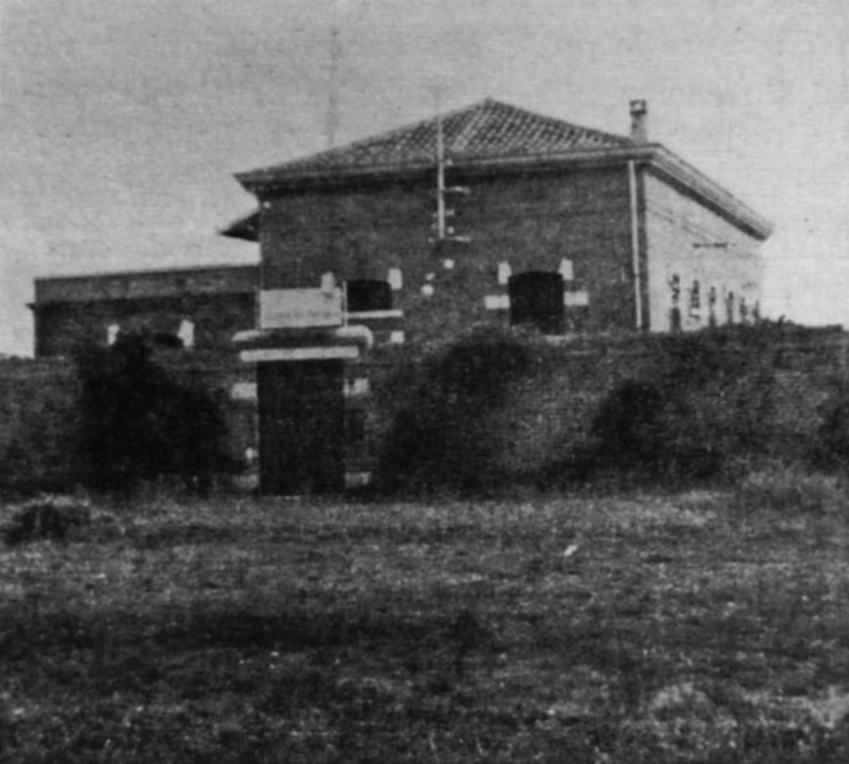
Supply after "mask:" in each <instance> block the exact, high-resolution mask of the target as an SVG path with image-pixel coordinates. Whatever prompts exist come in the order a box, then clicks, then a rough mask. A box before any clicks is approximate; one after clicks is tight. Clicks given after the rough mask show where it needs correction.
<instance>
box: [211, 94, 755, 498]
mask: <svg viewBox="0 0 849 764" xmlns="http://www.w3.org/2000/svg"><path fill="white" fill-rule="evenodd" d="M630 117H631V132H630V135H628V136H618V135H612V134H609V133H604V132H600V131H598V130H592V129H589V128H584V127H579V126H576V125H573V124H570V123H568V122H564V121H562V120H559V119H552V118H549V117H544V116H540V115H538V114H534V113H532V112H529V111H525V110H523V109H519V108H516V107H514V106H510V105H508V104H504V103H500V102H498V101H494V100H490V99H487V100H484V101H481V102H480V103H476V104H473V105H471V106H469V107H467V108H463V109H458V110H456V111H452V112H448V113H445V114H438V115H436V116H434V117H433V118H431V119H428V120H424V121H422V122H418V123H416V124H414V125H410V126H408V127H402V128H399V129H397V130H393V131H390V132H387V133H384V134H381V135H378V136H376V137H373V138H367V139H365V140H361V141H357V142H355V143H352V144H350V145H347V146H342V147H339V148H336V149H331V150H328V151H324V152H321V153H318V154H315V155H313V156H308V157H306V158H303V159H299V160H295V161H291V162H287V163H285V164H280V165H274V166H271V167H265V168H261V169H257V170H252V171H249V172H244V173H240V174H238V175H237V176H236V177H237V179H238V181H239V182H240V183H241V184H242V186H243V187H244V188H245V189H246V190H247V191H249V192H250V193H252V194H254V195H255V196H256V198H257V201H258V205H259V206H258V209H257V211H255V212H253V213H251V214H249V215H247V216H245V217H242V218H240V219H239V220H237V221H235V222H234V223H233V224H231V225H230V226H229V227H228V228H227V229H226V230H225V231H223V233H224V235H226V236H231V237H235V238H241V239H245V240H248V241H252V242H257V243H259V245H260V261H261V265H260V268H261V277H260V280H261V290H260V296H259V322H258V324H257V326H256V328H255V329H254V330H251V331H247V332H243V333H241V334H240V335H239V336H238V337H237V342H238V344H239V346H240V347H241V348H242V351H241V357H242V360H243V361H246V362H249V363H255V364H256V365H257V391H258V402H259V428H258V429H259V451H260V480H261V487H262V490H263V491H264V492H266V493H279V494H295V493H303V492H310V491H325V490H338V489H340V488H342V487H345V486H346V485H354V484H358V483H362V482H365V481H367V480H368V476H369V471H368V469H367V465H364V463H363V461H362V459H360V458H359V457H358V456H357V454H356V448H355V447H354V446H355V445H356V443H355V441H356V440H357V439H360V440H361V439H362V432H361V431H362V430H363V423H364V422H365V421H366V420H367V411H368V405H367V404H365V405H364V404H363V401H364V400H365V401H367V400H368V391H369V378H368V363H366V362H364V361H365V359H367V358H368V356H369V350H368V348H369V347H371V346H373V345H374V344H379V345H390V346H392V345H394V346H400V345H403V344H410V343H412V344H419V343H424V342H427V341H429V340H432V339H436V338H445V337H447V336H448V337H450V336H452V335H456V334H459V333H461V332H463V331H465V330H466V329H468V328H469V327H470V326H472V325H477V326H480V325H481V324H483V325H486V324H490V325H492V326H499V325H507V324H511V325H518V324H521V325H531V326H535V327H537V328H538V329H539V330H541V331H542V332H543V333H544V334H546V335H548V336H550V337H552V338H557V337H568V336H569V335H587V334H593V335H597V334H622V333H630V332H634V331H639V332H667V331H679V330H693V329H698V328H701V327H706V326H710V325H716V324H723V323H737V322H749V321H753V320H756V319H757V317H758V315H759V313H760V302H761V287H762V263H761V257H760V254H759V247H760V245H761V243H762V242H763V241H764V240H765V239H767V238H768V236H769V235H770V233H771V230H772V228H771V224H770V223H769V222H768V221H766V220H765V219H764V218H763V217H761V216H760V215H759V214H757V213H756V212H755V211H754V210H752V209H751V208H749V207H748V206H746V205H745V204H744V203H743V202H742V201H740V200H739V199H737V198H735V197H734V196H733V195H732V194H730V193H729V192H728V191H726V190H725V189H723V188H722V187H720V186H719V185H718V184H716V183H715V182H714V181H712V180H710V179H709V178H708V177H706V176H705V175H704V174H702V173H701V172H699V171H698V170H696V169H695V168H694V167H692V166H691V165H689V164H687V163H686V162H685V161H684V160H682V159H681V158H679V157H678V156H676V155H675V154H674V153H672V152H671V151H669V150H668V149H666V148H665V147H664V146H662V145H660V144H658V143H652V142H650V140H649V138H648V134H647V119H648V114H647V106H646V103H645V102H644V101H633V102H632V103H631V109H630ZM352 433H353V434H352Z"/></svg>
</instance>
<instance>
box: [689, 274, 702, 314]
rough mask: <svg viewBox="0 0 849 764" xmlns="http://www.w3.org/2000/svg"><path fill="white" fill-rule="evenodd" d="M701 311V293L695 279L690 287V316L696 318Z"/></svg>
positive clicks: (697, 281)
mask: <svg viewBox="0 0 849 764" xmlns="http://www.w3.org/2000/svg"><path fill="white" fill-rule="evenodd" d="M701 310H702V292H701V285H700V284H699V280H698V279H695V280H694V281H693V285H692V286H691V287H690V315H691V316H692V317H693V318H698V317H699V314H700V313H701Z"/></svg>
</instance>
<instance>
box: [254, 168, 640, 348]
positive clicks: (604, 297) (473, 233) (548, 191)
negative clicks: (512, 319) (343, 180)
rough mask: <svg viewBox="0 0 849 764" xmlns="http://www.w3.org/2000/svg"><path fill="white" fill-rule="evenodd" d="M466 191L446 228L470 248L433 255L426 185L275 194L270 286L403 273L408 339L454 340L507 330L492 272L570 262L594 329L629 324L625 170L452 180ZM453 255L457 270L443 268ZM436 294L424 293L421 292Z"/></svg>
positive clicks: (267, 220) (265, 238)
mask: <svg viewBox="0 0 849 764" xmlns="http://www.w3.org/2000/svg"><path fill="white" fill-rule="evenodd" d="M450 182H451V183H452V184H462V185H464V186H468V187H469V189H470V193H469V195H468V196H463V197H459V198H458V199H457V201H456V204H455V205H454V206H455V207H456V209H457V216H456V218H454V219H452V225H454V226H456V229H457V233H458V234H463V235H468V236H470V237H471V242H470V243H469V244H452V245H449V246H447V247H445V248H443V249H441V250H440V249H438V248H437V247H436V246H435V245H434V244H433V243H431V242H429V241H428V239H429V238H430V237H431V236H432V235H433V231H432V229H431V225H432V213H433V210H434V208H435V204H434V196H435V191H434V188H435V187H434V185H433V183H432V182H427V183H426V182H424V181H423V182H420V183H417V184H414V183H406V184H398V185H384V186H378V187H359V188H353V189H345V190H344V191H339V192H329V191H323V192H321V191H312V192H304V193H300V194H298V195H287V196H282V197H278V198H274V199H271V200H269V201H268V202H267V206H266V207H265V209H264V211H263V218H262V237H261V246H262V254H263V268H264V279H265V280H264V284H265V286H266V287H268V288H281V289H282V288H293V287H303V286H317V285H318V284H319V282H320V279H321V275H322V274H323V273H325V272H334V273H335V274H336V276H337V278H338V279H339V280H340V281H341V280H347V279H355V278H374V279H381V280H384V279H386V278H387V275H388V272H389V269H390V268H400V269H401V271H402V275H403V282H404V283H403V289H401V290H400V291H398V292H396V293H395V307H398V308H402V309H403V310H404V311H405V319H406V320H405V329H406V331H407V332H408V337H409V338H410V339H412V340H413V341H421V340H427V339H431V338H434V337H441V336H445V334H446V333H456V332H458V331H461V330H463V329H465V328H467V327H468V326H470V325H471V324H473V323H476V322H482V321H483V322H492V323H494V324H503V323H506V321H507V314H506V312H505V311H491V310H490V311H488V310H486V309H485V308H484V297H485V296H486V295H493V294H505V293H506V287H505V286H504V285H503V284H499V282H498V265H499V263H502V262H507V263H509V264H510V267H511V269H512V271H513V272H514V273H518V272H521V271H526V270H546V271H556V270H557V269H558V267H559V265H560V261H561V259H563V258H567V259H570V260H572V261H573V263H574V270H575V274H574V275H575V284H574V285H573V286H575V287H577V286H580V287H581V288H585V289H587V290H588V291H589V292H590V294H591V295H592V296H591V303H590V317H591V319H590V323H589V324H588V328H589V329H599V328H605V329H610V328H615V327H623V328H629V327H631V326H632V324H633V312H634V308H633V297H632V282H631V278H630V276H629V268H630V259H629V258H630V252H631V250H630V227H629V226H630V223H629V197H628V179H627V175H626V173H625V171H624V169H622V168H608V169H598V170H594V171H578V170H576V171H572V172H570V173H569V174H568V177H565V176H564V174H563V173H560V174H547V175H545V174H543V175H539V174H536V175H526V176H511V177H489V178H463V177H452V178H451V181H450ZM446 260H452V261H453V263H454V267H453V268H450V269H449V268H446V267H445V265H446V263H445V261H446ZM427 284H429V285H430V286H432V287H433V290H434V294H433V296H431V297H427V296H424V295H423V294H422V291H421V289H422V287H424V286H425V285H427Z"/></svg>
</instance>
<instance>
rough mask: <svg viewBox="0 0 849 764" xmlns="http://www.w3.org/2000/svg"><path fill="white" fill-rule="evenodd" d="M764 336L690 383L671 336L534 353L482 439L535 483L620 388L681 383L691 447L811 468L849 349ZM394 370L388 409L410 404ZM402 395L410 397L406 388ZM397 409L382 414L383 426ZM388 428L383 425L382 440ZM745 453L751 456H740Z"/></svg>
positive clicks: (816, 340) (794, 334) (791, 336)
mask: <svg viewBox="0 0 849 764" xmlns="http://www.w3.org/2000/svg"><path fill="white" fill-rule="evenodd" d="M758 331H759V330H758V329H748V332H749V334H743V335H740V337H738V338H734V337H733V336H732V337H731V338H730V339H728V341H727V342H725V344H724V345H722V347H721V352H720V353H719V355H716V356H713V357H710V355H708V356H706V357H705V368H700V365H699V363H700V362H699V360H698V358H696V362H695V365H694V367H693V368H690V369H688V370H686V373H684V372H682V371H681V370H680V369H678V370H676V366H675V363H673V362H671V361H670V354H669V352H668V350H664V349H663V348H664V346H666V347H667V348H668V345H667V344H666V343H669V342H672V341H676V338H675V337H670V336H668V335H667V336H665V337H664V336H660V337H657V336H645V335H643V336H636V335H634V336H631V337H629V338H624V337H623V338H604V339H602V338H596V339H583V340H578V341H574V342H568V343H563V344H560V345H550V346H548V347H547V348H543V349H542V350H541V351H538V355H537V360H536V362H535V364H534V366H533V369H532V370H531V371H530V372H529V373H528V374H527V375H526V376H525V377H523V378H522V379H521V380H520V381H518V382H517V383H515V384H514V385H513V387H512V389H511V390H510V393H509V396H508V398H507V400H506V402H505V403H504V405H503V406H500V407H498V408H497V409H494V410H491V411H489V412H487V414H486V421H485V422H484V423H482V424H481V427H480V429H481V431H482V432H485V433H487V435H486V437H489V438H491V439H492V440H493V442H495V443H496V444H497V447H496V451H497V453H498V456H497V458H498V459H499V460H500V461H499V465H500V469H501V471H502V472H503V474H505V475H509V474H513V475H523V474H531V473H534V472H535V471H536V470H539V469H540V468H541V467H543V466H544V465H546V464H549V463H551V462H552V461H556V460H557V459H558V458H562V457H566V456H568V454H570V453H572V452H574V450H575V449H576V448H577V447H579V446H580V445H581V444H584V443H586V441H587V437H588V435H589V432H590V425H591V423H592V421H593V419H594V417H595V415H596V414H597V412H598V410H599V406H600V404H601V402H602V401H603V400H604V398H605V397H606V396H607V395H608V394H609V393H610V392H611V391H612V390H613V389H614V388H615V387H616V386H617V385H618V384H620V383H622V382H625V381H628V380H639V381H645V382H649V383H653V384H661V385H666V386H667V387H666V388H665V389H666V390H667V391H668V390H670V389H671V388H669V387H668V385H669V384H670V380H673V382H672V385H673V387H674V385H675V382H674V380H675V379H676V376H675V375H681V378H680V391H681V400H682V402H683V403H684V404H685V405H687V406H689V408H690V411H692V412H697V413H696V414H694V415H693V423H694V424H693V426H694V427H695V428H696V430H694V431H693V432H692V433H685V434H686V435H687V437H688V438H689V439H691V440H694V441H695V442H696V443H701V444H703V446H704V447H705V448H706V449H707V450H714V451H716V452H718V453H724V454H725V455H726V456H735V455H736V456H739V457H741V458H742V457H745V456H747V455H748V456H755V457H758V458H760V457H766V456H769V455H773V456H776V457H778V458H806V457H807V456H809V455H810V449H811V447H812V445H813V443H814V441H815V438H816V432H817V428H818V427H819V425H820V423H821V413H822V409H821V407H822V404H823V403H825V402H826V401H827V400H828V398H829V396H830V395H831V394H832V393H833V392H834V390H835V384H836V382H837V381H838V380H841V379H845V378H846V372H847V368H846V354H847V349H849V339H848V338H847V335H846V334H844V333H843V332H840V331H839V330H831V329H827V330H826V329H824V330H807V329H799V328H789V329H786V330H784V331H783V332H782V333H781V334H780V336H776V333H775V332H773V337H772V339H770V340H769V341H768V342H764V341H762V340H761V339H758ZM397 366H398V364H397V363H396V364H395V367H391V366H387V365H386V364H383V365H381V366H380V367H378V371H377V373H376V375H375V377H376V381H375V383H374V388H375V393H376V400H377V401H379V402H381V404H382V405H384V406H386V403H387V398H388V397H391V395H400V396H403V394H404V393H403V386H396V387H395V388H394V389H392V388H389V386H388V385H389V374H388V372H389V370H390V369H392V368H397ZM681 368H686V364H685V365H684V366H682V367H681ZM382 385H383V386H386V389H387V392H386V393H385V394H383V395H381V392H382V391H381V386H382ZM406 385H407V388H408V389H412V387H411V382H410V381H408V382H407V383H406ZM398 406H399V404H398V403H397V402H396V403H395V407H394V408H395V411H397V408H398ZM392 408H393V407H392V406H391V405H390V406H387V407H386V416H387V417H389V416H391V414H392V413H393V412H392ZM389 426H390V423H388V422H386V421H383V422H382V429H381V430H380V432H381V434H383V433H385V431H386V429H387V428H388V427H389ZM744 447H745V448H748V449H750V450H751V451H753V452H754V453H749V454H746V453H743V451H742V450H741V449H743V448H744ZM738 450H739V453H737V451H738Z"/></svg>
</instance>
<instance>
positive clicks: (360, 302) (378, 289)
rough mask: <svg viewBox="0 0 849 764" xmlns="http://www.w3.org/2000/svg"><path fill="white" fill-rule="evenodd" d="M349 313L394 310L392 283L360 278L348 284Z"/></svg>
mask: <svg viewBox="0 0 849 764" xmlns="http://www.w3.org/2000/svg"><path fill="white" fill-rule="evenodd" d="M346 292H347V301H348V307H347V310H348V312H349V313H365V312H368V311H372V310H392V285H391V284H390V283H389V282H388V281H376V280H371V279H359V280H356V281H349V282H348V283H347V285H346Z"/></svg>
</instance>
